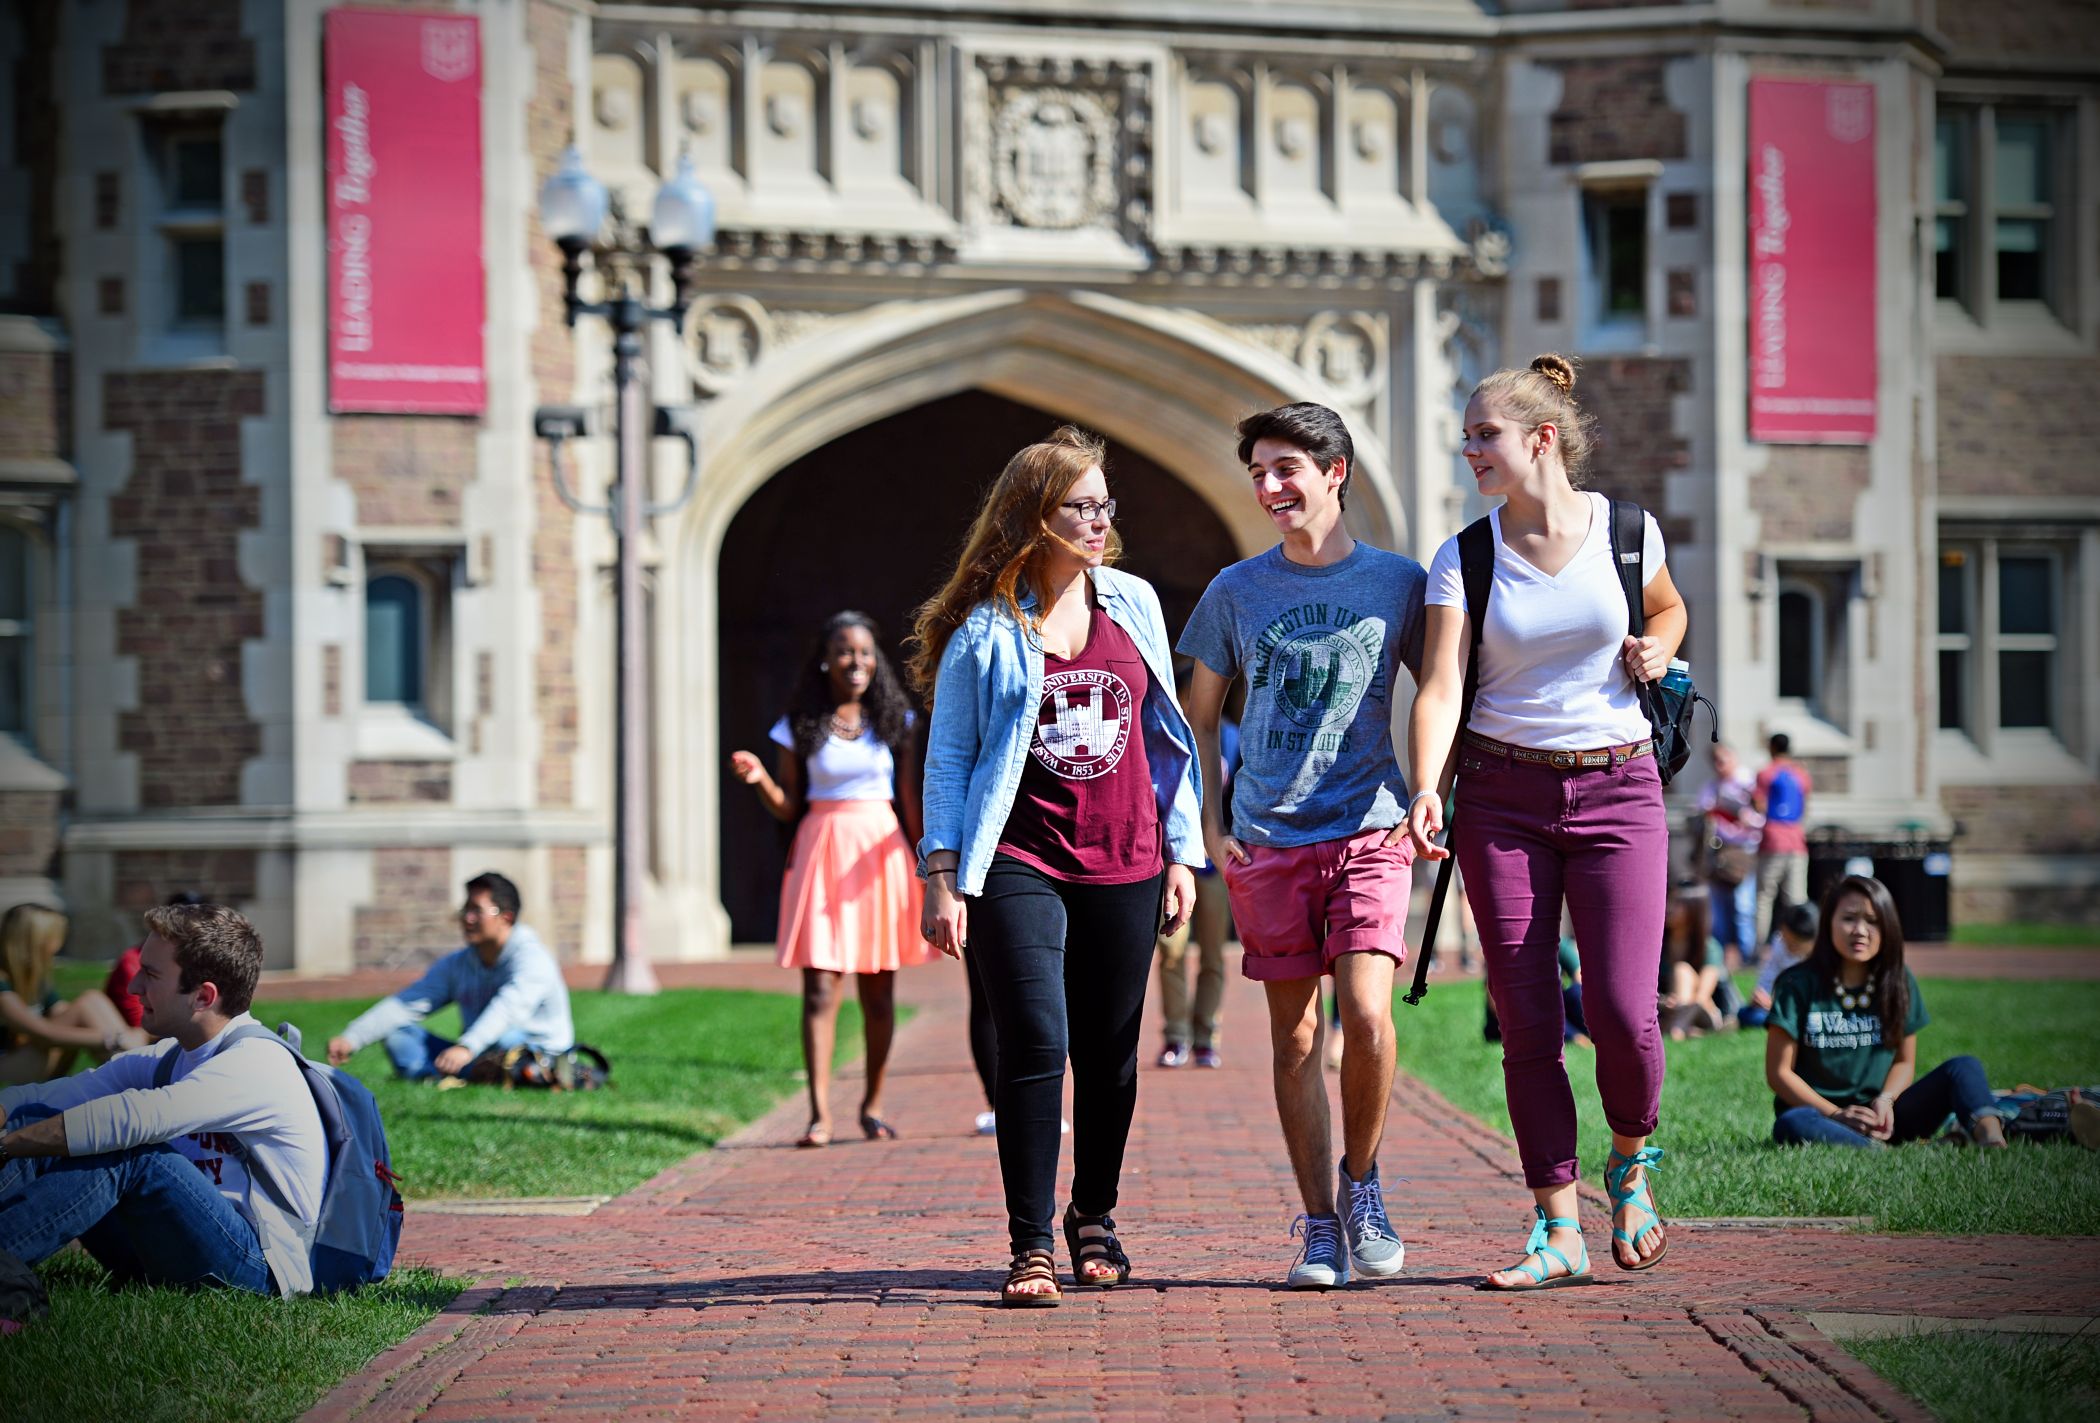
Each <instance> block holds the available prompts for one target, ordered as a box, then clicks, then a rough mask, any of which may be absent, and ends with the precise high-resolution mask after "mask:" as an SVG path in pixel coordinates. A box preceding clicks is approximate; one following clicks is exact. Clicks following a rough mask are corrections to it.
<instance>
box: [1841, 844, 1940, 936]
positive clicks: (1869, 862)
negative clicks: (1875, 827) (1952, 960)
mask: <svg viewBox="0 0 2100 1423" xmlns="http://www.w3.org/2000/svg"><path fill="white" fill-rule="evenodd" d="M1953 863H1954V856H1953V847H1952V842H1951V841H1947V840H1935V839H1929V838H1926V837H1923V836H1881V837H1875V836H1866V835H1854V834H1852V833H1850V832H1849V831H1846V830H1842V829H1837V828H1835V827H1831V828H1825V829H1822V830H1818V831H1815V832H1814V833H1812V834H1811V835H1810V836H1809V837H1808V897H1809V898H1810V899H1812V900H1814V901H1815V902H1816V903H1818V904H1821V903H1822V902H1823V892H1824V891H1825V890H1827V889H1829V888H1830V886H1831V885H1832V884H1834V883H1836V882H1837V881H1838V880H1840V879H1843V878H1844V877H1845V876H1846V875H1848V874H1862V875H1872V876H1873V877H1874V878H1875V879H1878V880H1880V881H1881V882H1882V883H1883V884H1884V885H1886V886H1888V891H1889V897H1890V898H1891V899H1893V900H1895V902H1896V917H1897V918H1899V919H1901V920H1902V921H1903V938H1904V940H1905V942H1908V943H1941V942H1944V941H1945V940H1946V938H1947V934H1948V932H1949V931H1950V930H1951V929H1953V927H1954V922H1953V915H1952V912H1951V910H1950V907H1949V906H1950V896H1949V893H1948V889H1949V871H1950V870H1951V869H1952V868H1953Z"/></svg>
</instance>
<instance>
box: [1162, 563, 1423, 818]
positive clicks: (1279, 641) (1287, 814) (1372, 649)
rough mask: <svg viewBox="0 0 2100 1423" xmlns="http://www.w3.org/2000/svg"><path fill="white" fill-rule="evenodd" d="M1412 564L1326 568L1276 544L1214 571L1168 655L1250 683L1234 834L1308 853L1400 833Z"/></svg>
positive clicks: (1418, 649) (1417, 591)
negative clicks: (1398, 716) (1330, 843)
mask: <svg viewBox="0 0 2100 1423" xmlns="http://www.w3.org/2000/svg"><path fill="white" fill-rule="evenodd" d="M1427 583H1428V576H1427V575H1426V574H1425V573H1424V572H1423V570H1422V565H1421V564H1419V563H1416V562H1415V561H1414V560H1413V559H1411V558H1403V557H1401V556H1400V555H1399V554H1397V553H1388V552H1387V551H1386V550H1384V549H1380V548H1373V547H1371V546H1370V545H1369V544H1366V543H1362V542H1359V543H1358V544H1357V546H1356V551H1355V552H1353V553H1351V554H1350V555H1349V556H1348V557H1347V558H1345V559H1343V560H1342V561H1341V562H1340V563H1336V564H1332V565H1330V566H1328V567H1326V568H1307V567H1305V566H1304V565H1302V564H1296V563H1292V562H1291V561H1290V560H1289V559H1287V558H1285V557H1284V555H1283V549H1282V547H1281V546H1280V545H1279V546H1278V547H1276V548H1272V549H1270V550H1269V551H1268V552H1267V553H1262V554H1257V555H1255V556H1254V557H1253V558H1250V559H1247V560H1245V561H1243V562H1240V563H1235V564H1234V565H1232V567H1230V568H1228V569H1226V570H1225V571H1224V572H1222V573H1220V574H1219V575H1218V576H1217V577H1216V578H1214V579H1212V580H1211V584H1210V587H1209V588H1207V589H1205V590H1204V593H1203V600H1202V601H1201V602H1200V603H1198V604H1197V605H1196V611H1195V614H1194V615H1193V616H1192V617H1190V619H1189V625H1188V627H1187V628H1186V629H1184V630H1183V632H1182V634H1181V642H1180V644H1179V646H1178V648H1177V649H1176V650H1177V651H1180V652H1183V653H1186V654H1188V655H1189V656H1191V657H1194V658H1196V659H1198V660H1199V661H1201V662H1202V663H1203V665H1204V666H1206V667H1208V668H1210V669H1211V671H1213V672H1216V673H1217V674H1218V675H1219V676H1221V677H1224V678H1226V679H1228V680H1230V679H1231V678H1233V677H1239V676H1244V677H1245V678H1246V679H1247V706H1246V711H1245V713H1244V715H1242V716H1241V718H1240V769H1239V773H1238V775H1237V776H1236V777H1235V778H1234V783H1233V788H1232V833H1233V835H1234V836H1236V837H1237V838H1239V839H1241V840H1245V841H1247V842H1249V843H1250V844H1256V845H1277V846H1289V845H1313V844H1317V843H1319V842H1320V841H1323V840H1344V839H1347V838H1348V837H1349V836H1351V835H1357V834H1361V833H1362V832H1364V831H1366V830H1384V829H1390V828H1391V827H1393V826H1395V825H1398V824H1399V823H1400V822H1401V820H1402V819H1403V818H1404V817H1405V815H1406V812H1407V784H1406V782H1405V781H1404V780H1402V779H1401V775H1400V764H1399V762H1398V761H1397V760H1396V759H1395V758H1394V755H1393V675H1394V673H1395V672H1396V671H1397V670H1398V668H1400V667H1403V666H1404V667H1405V668H1407V670H1408V672H1409V673H1410V674H1414V673H1418V672H1419V671H1420V670H1421V666H1422V593H1423V589H1424V588H1425V586H1426V585H1427Z"/></svg>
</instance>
